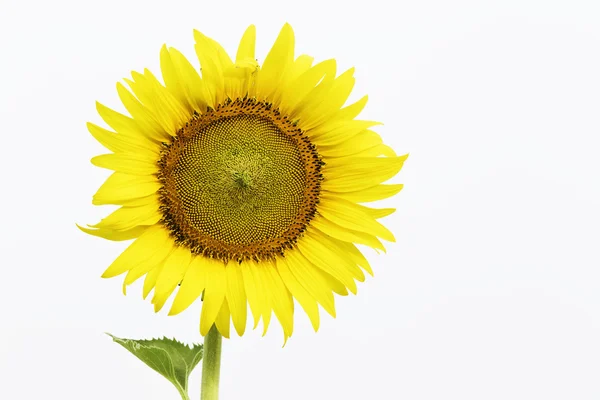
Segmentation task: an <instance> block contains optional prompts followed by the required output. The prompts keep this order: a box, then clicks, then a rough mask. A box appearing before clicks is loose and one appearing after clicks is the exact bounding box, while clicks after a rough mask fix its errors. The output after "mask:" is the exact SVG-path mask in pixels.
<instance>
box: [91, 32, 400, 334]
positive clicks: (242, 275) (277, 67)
mask: <svg viewBox="0 0 600 400" xmlns="http://www.w3.org/2000/svg"><path fill="white" fill-rule="evenodd" d="M194 36H195V40H196V46H195V48H196V53H197V55H198V59H199V61H200V65H201V67H202V68H201V71H202V73H201V75H200V74H199V72H198V71H197V70H196V69H195V68H194V67H193V66H192V65H191V64H190V62H189V61H188V60H187V59H186V58H185V57H184V56H183V55H182V54H181V53H180V52H179V51H177V50H175V49H173V48H170V47H166V46H164V47H163V48H162V50H161V53H160V67H161V72H162V80H163V81H164V84H163V83H161V82H160V81H159V79H157V77H156V76H154V75H153V74H152V73H151V72H150V71H148V70H144V72H143V73H138V72H133V73H132V78H131V79H125V82H126V84H127V85H128V86H129V88H126V86H125V85H123V84H121V83H118V84H117V91H118V94H119V97H120V99H121V101H122V102H123V104H124V106H125V108H126V109H127V111H128V112H129V114H130V116H126V115H123V114H120V113H118V112H116V111H113V110H111V109H110V108H107V107H105V106H104V105H102V104H100V103H97V110H98V113H99V114H100V117H101V118H102V119H103V120H104V121H105V122H106V124H107V125H108V126H110V127H111V128H112V130H107V129H104V128H102V127H100V126H98V125H95V124H92V123H88V129H89V131H90V132H91V134H92V135H93V136H94V138H96V139H97V140H98V141H99V142H100V143H101V144H102V145H103V146H104V147H106V148H107V149H108V150H109V151H110V153H108V154H104V155H100V156H97V157H94V158H93V159H92V163H93V164H94V165H96V166H98V167H102V168H107V169H109V170H112V171H114V172H113V173H112V175H110V176H109V177H108V179H107V180H106V182H104V184H103V185H102V186H101V187H100V188H99V190H98V191H97V193H96V194H95V195H94V197H93V204H95V205H104V204H112V205H118V206H120V208H118V209H117V210H116V211H114V212H113V213H112V214H110V215H108V216H107V217H106V218H104V219H102V221H101V222H100V223H98V224H96V225H91V226H90V227H89V228H83V227H81V229H82V230H83V231H85V232H87V233H89V234H91V235H95V236H99V237H102V238H105V239H109V240H130V239H135V240H134V241H133V243H132V244H131V245H130V246H129V247H128V248H127V249H126V250H125V251H124V252H123V253H122V254H121V255H120V256H119V257H118V258H117V259H116V260H115V261H114V262H113V263H112V264H111V265H110V266H109V267H108V269H107V270H106V271H105V272H104V274H103V275H102V276H103V277H106V278H108V277H114V276H117V275H120V274H124V273H126V276H125V280H124V284H123V290H124V291H125V288H126V286H127V285H130V284H132V283H133V282H135V281H136V280H138V279H140V278H142V277H144V276H145V278H144V283H143V296H144V298H146V297H147V296H148V295H149V294H150V293H151V292H153V295H152V304H153V305H154V309H155V311H156V312H158V311H159V310H161V308H162V307H163V306H164V304H165V302H166V301H167V300H168V299H169V297H171V296H172V295H173V296H174V300H173V302H172V306H171V309H170V311H169V315H174V314H178V313H180V312H182V311H183V310H185V309H186V308H188V307H189V306H190V304H192V303H193V302H194V301H196V300H197V299H198V298H200V297H201V298H202V311H201V316H200V333H201V334H202V335H206V334H207V332H208V331H209V329H210V328H211V326H212V325H213V324H214V325H216V327H217V329H218V330H219V332H220V333H221V334H222V335H223V336H225V337H229V333H230V325H231V322H233V326H234V328H235V330H236V332H237V333H238V334H239V335H240V336H241V335H243V333H244V331H245V328H246V320H247V318H248V316H247V309H248V305H249V309H250V312H251V318H252V319H253V322H254V328H256V326H257V325H258V323H259V322H260V320H262V324H263V328H264V333H266V331H267V329H268V326H269V324H270V321H271V316H272V314H274V315H275V317H276V318H277V320H278V321H279V323H280V324H281V326H282V328H283V333H284V337H285V339H287V338H288V337H289V336H291V335H292V331H293V323H294V321H293V314H294V299H295V300H296V301H297V302H298V304H299V305H300V306H301V307H302V308H303V310H304V311H305V312H306V314H307V315H308V317H309V318H310V321H311V323H312V326H313V328H314V329H315V331H316V330H317V329H318V328H319V306H320V307H321V308H322V309H324V310H325V311H326V312H327V313H329V314H330V315H332V316H333V317H335V306H334V296H333V294H334V293H336V294H338V295H342V296H344V295H347V294H348V292H351V293H354V294H355V293H356V291H357V286H356V282H357V281H359V282H362V281H364V279H365V275H364V272H367V273H369V274H371V275H372V273H373V272H372V270H371V267H370V266H369V263H368V262H367V260H366V258H365V257H364V256H363V255H362V253H361V252H360V251H359V249H358V248H357V246H356V244H360V245H365V246H368V247H371V248H374V249H380V250H385V249H384V246H383V244H382V243H381V241H380V239H383V240H386V241H394V236H393V235H392V233H391V232H390V231H389V230H388V229H387V228H386V227H384V226H383V225H382V224H381V223H380V222H379V221H378V219H380V218H382V217H385V216H387V215H389V214H391V213H392V212H393V211H394V209H389V208H385V209H381V208H379V209H377V208H370V207H367V206H364V205H362V204H360V203H367V202H372V201H376V200H380V199H384V198H388V197H390V196H393V195H394V194H396V193H398V192H399V191H400V190H401V189H402V185H398V184H383V182H385V181H387V180H388V179H390V178H391V177H393V176H394V175H396V174H397V173H398V171H400V169H401V168H402V164H403V162H404V160H405V159H406V156H397V155H396V154H395V153H394V151H393V150H392V149H391V148H390V147H388V146H386V145H385V144H383V143H382V140H381V138H380V136H379V135H378V134H377V133H375V132H374V131H373V130H371V128H372V127H373V126H375V125H378V123H377V122H373V121H364V120H358V119H355V118H356V117H357V116H358V114H359V113H360V112H361V110H362V109H363V108H364V106H365V104H366V102H367V97H366V96H365V97H363V98H362V99H360V100H359V101H357V102H356V103H353V104H350V105H347V106H345V103H346V100H347V99H348V96H349V95H350V93H351V91H352V88H353V86H354V77H353V69H350V70H348V71H346V72H344V73H342V74H340V75H337V74H336V62H335V60H326V61H323V62H320V63H317V64H314V62H313V58H312V57H310V56H307V55H301V56H299V57H297V58H295V57H294V34H293V31H292V28H291V27H290V26H289V25H287V24H286V25H285V26H284V27H283V29H282V30H281V32H280V34H279V36H278V38H277V40H276V41H275V44H274V45H273V47H272V49H271V50H270V51H269V53H268V55H267V57H266V58H265V60H264V63H263V65H262V66H259V65H258V63H257V61H256V58H255V55H254V48H255V36H256V34H255V28H254V26H250V27H249V28H248V29H247V30H246V32H245V33H244V35H243V37H242V39H241V42H240V45H239V48H238V51H237V54H236V57H235V61H234V60H232V59H231V58H230V57H229V56H228V55H227V53H226V52H225V50H224V49H223V48H222V47H221V46H220V45H219V44H218V43H217V42H216V41H214V40H213V39H210V38H208V37H206V36H205V35H203V34H201V33H200V32H197V31H196V32H194ZM264 333H263V334H264Z"/></svg>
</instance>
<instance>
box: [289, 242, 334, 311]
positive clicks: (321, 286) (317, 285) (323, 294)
mask: <svg viewBox="0 0 600 400" xmlns="http://www.w3.org/2000/svg"><path fill="white" fill-rule="evenodd" d="M286 260H287V267H288V269H289V271H290V272H291V274H292V275H293V276H294V278H296V280H297V281H298V282H299V283H300V284H301V285H302V287H303V288H304V289H306V291H307V292H308V293H310V295H311V296H312V297H313V298H314V299H316V300H317V302H318V303H319V304H320V305H321V307H323V309H324V310H325V311H327V312H328V313H329V314H330V315H331V316H332V317H334V318H335V301H334V299H333V294H332V293H331V287H330V285H329V284H328V282H327V280H326V279H325V278H324V277H323V275H321V274H320V271H319V270H318V269H317V267H315V266H314V265H313V264H312V263H311V262H310V261H308V260H307V259H306V258H305V257H304V256H303V255H302V254H300V252H298V251H290V252H289V254H287V255H286Z"/></svg>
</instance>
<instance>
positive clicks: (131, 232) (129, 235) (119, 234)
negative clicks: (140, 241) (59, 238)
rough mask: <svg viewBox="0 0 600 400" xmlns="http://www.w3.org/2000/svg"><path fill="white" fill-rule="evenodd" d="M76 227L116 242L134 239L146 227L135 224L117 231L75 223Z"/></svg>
mask: <svg viewBox="0 0 600 400" xmlns="http://www.w3.org/2000/svg"><path fill="white" fill-rule="evenodd" d="M77 227H78V228H79V229H81V230H82V231H83V232H85V233H87V234H88V235H92V236H98V237H101V238H103V239H108V240H114V241H116V242H120V241H123V240H131V239H135V238H137V237H138V236H140V235H141V234H142V233H144V232H145V231H146V229H147V228H148V227H147V226H136V227H135V228H131V229H127V230H125V231H118V230H114V229H106V228H100V229H90V228H85V227H83V226H80V225H77Z"/></svg>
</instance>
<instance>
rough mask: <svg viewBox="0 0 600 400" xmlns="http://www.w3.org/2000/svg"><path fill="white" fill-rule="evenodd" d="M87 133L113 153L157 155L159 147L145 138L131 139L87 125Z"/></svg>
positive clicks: (93, 125) (96, 126) (90, 124)
mask: <svg viewBox="0 0 600 400" xmlns="http://www.w3.org/2000/svg"><path fill="white" fill-rule="evenodd" d="M87 128H88V131H89V132H90V133H91V134H92V136H93V137H94V139H96V140H97V141H98V142H100V144H102V145H103V146H104V147H106V148H107V149H108V150H110V151H113V152H115V153H127V152H129V153H138V154H148V155H155V156H156V155H158V154H159V152H160V147H159V146H158V145H157V144H156V142H152V141H151V140H150V139H147V138H145V137H135V138H133V137H131V136H127V135H124V134H119V133H115V132H111V131H109V130H106V129H104V128H101V127H99V126H98V125H95V124H92V123H90V122H88V123H87Z"/></svg>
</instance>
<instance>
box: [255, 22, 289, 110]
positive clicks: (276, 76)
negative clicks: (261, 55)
mask: <svg viewBox="0 0 600 400" xmlns="http://www.w3.org/2000/svg"><path fill="white" fill-rule="evenodd" d="M293 61H294V31H293V30H292V27H291V26H290V25H289V24H285V25H284V26H283V28H282V29H281V31H280V32H279V36H278V37H277V40H275V44H274V45H273V47H272V48H271V50H270V51H269V54H267V57H266V58H265V62H264V63H263V66H262V69H261V70H260V72H259V73H258V77H257V94H258V95H259V97H260V98H259V100H265V99H266V100H270V99H272V96H273V94H274V92H275V91H276V90H277V88H278V87H280V86H281V81H282V77H283V75H284V73H285V70H286V69H287V68H289V67H290V66H291V65H292V63H293Z"/></svg>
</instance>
